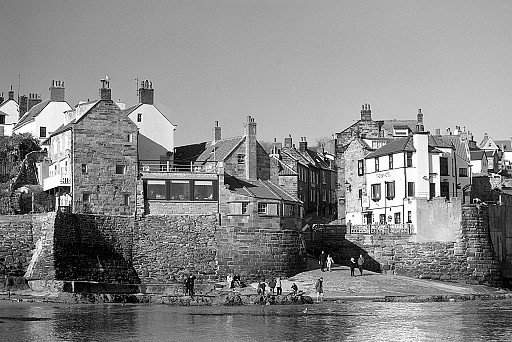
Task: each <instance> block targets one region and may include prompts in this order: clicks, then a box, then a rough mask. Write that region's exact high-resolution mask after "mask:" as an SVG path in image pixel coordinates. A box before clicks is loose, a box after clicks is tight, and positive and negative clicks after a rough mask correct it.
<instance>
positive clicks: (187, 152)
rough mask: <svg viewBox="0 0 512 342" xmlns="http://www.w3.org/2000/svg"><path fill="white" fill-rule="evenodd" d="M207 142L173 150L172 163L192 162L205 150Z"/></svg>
mask: <svg viewBox="0 0 512 342" xmlns="http://www.w3.org/2000/svg"><path fill="white" fill-rule="evenodd" d="M207 144H209V142H206V141H203V142H200V143H197V144H191V145H184V146H178V147H176V148H174V161H175V162H176V163H180V162H194V161H196V160H197V158H199V156H200V155H201V153H203V152H204V150H206V146H207Z"/></svg>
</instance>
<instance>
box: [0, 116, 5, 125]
mask: <svg viewBox="0 0 512 342" xmlns="http://www.w3.org/2000/svg"><path fill="white" fill-rule="evenodd" d="M0 125H5V115H0Z"/></svg>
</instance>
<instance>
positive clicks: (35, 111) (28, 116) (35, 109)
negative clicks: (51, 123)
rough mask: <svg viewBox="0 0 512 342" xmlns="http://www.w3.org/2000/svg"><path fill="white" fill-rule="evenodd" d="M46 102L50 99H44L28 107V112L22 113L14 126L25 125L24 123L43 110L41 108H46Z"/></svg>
mask: <svg viewBox="0 0 512 342" xmlns="http://www.w3.org/2000/svg"><path fill="white" fill-rule="evenodd" d="M48 103H50V100H44V101H42V102H40V103H38V104H36V105H35V106H33V107H32V108H30V110H29V111H28V112H26V113H25V114H23V116H22V117H21V118H20V120H19V121H18V123H17V124H16V126H15V127H16V128H17V127H21V126H23V125H25V124H26V123H29V122H31V121H33V120H34V118H35V117H36V116H38V115H39V114H40V113H41V112H42V111H43V109H45V108H46V106H47V105H48Z"/></svg>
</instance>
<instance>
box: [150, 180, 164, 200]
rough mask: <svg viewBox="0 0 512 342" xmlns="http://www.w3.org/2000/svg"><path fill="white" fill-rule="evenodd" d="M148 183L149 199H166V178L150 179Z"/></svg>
mask: <svg viewBox="0 0 512 342" xmlns="http://www.w3.org/2000/svg"><path fill="white" fill-rule="evenodd" d="M146 184H147V188H146V198H147V199H157V200H164V199H165V198H166V186H165V181H164V180H148V181H147V183H146Z"/></svg>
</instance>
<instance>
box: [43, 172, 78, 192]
mask: <svg viewBox="0 0 512 342" xmlns="http://www.w3.org/2000/svg"><path fill="white" fill-rule="evenodd" d="M70 184H71V176H70V175H62V174H56V175H53V176H50V177H48V178H45V179H43V189H44V191H46V190H49V189H53V188H56V187H58V186H69V185H70Z"/></svg>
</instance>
